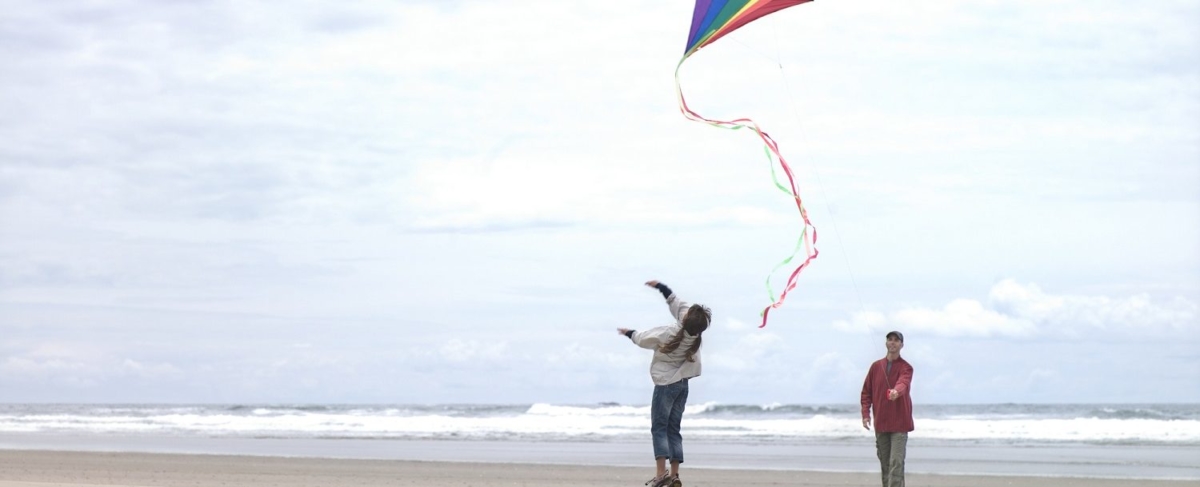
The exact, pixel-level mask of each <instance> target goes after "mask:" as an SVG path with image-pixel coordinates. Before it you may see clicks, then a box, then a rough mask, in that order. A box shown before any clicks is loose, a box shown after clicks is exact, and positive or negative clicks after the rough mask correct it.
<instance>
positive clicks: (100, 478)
mask: <svg viewBox="0 0 1200 487" xmlns="http://www.w3.org/2000/svg"><path fill="white" fill-rule="evenodd" d="M652 474H653V467H652V466H651V465H650V463H649V462H647V463H646V465H645V466H640V467H623V466H584V465H567V464H532V463H488V462H467V461H463V462H453V461H411V460H372V459H351V458H315V457H275V456H254V455H221V454H171V453H124V452H79V451H46V450H0V487H25V486H30V485H39V486H43V487H51V486H66V485H76V486H92V485H96V486H99V485H111V486H135V485H154V486H159V487H176V486H179V487H182V486H185V485H198V484H199V485H225V486H227V487H242V486H246V487H250V486H260V485H277V486H280V487H301V486H305V487H307V486H332V487H340V486H346V487H349V486H385V485H387V486H418V485H419V486H426V485H439V486H448V487H457V486H463V487H465V486H475V487H499V486H511V485H524V486H527V487H551V486H563V485H577V486H585V487H604V486H629V485H640V484H641V483H642V482H644V481H645V480H646V479H648V478H649V477H650V476H651V475H652ZM681 474H682V475H681V477H682V478H683V479H684V481H685V485H710V486H723V485H730V486H732V485H739V486H760V485H761V486H767V485H780V484H789V485H794V484H796V483H797V482H798V481H802V484H803V485H808V486H813V487H826V486H828V487H833V486H862V487H870V486H875V485H878V483H879V474H878V473H866V472H824V471H808V470H762V469H736V468H712V467H707V468H700V467H697V468H688V467H687V464H686V463H685V464H684V468H683V469H682V470H681ZM643 477H644V478H643ZM906 480H908V481H909V482H912V483H913V484H914V485H927V486H932V487H951V486H969V487H1000V486H1011V485H1023V486H1029V487H1051V486H1066V487H1071V486H1085V485H1087V486H1101V487H1132V486H1147V487H1151V486H1153V487H1175V486H1183V485H1195V481H1194V480H1161V479H1106V478H1078V477H1035V476H1007V475H945V474H930V473H909V474H908V475H907V478H906Z"/></svg>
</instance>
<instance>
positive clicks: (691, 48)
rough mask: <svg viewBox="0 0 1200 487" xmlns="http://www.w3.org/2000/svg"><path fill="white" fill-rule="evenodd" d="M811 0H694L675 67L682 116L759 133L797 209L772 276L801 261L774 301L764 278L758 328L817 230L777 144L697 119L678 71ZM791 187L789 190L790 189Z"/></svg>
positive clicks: (811, 254)
mask: <svg viewBox="0 0 1200 487" xmlns="http://www.w3.org/2000/svg"><path fill="white" fill-rule="evenodd" d="M810 1H812V0H696V9H695V11H694V12H693V13H692V30H691V32H689V33H688V41H687V49H685V50H684V52H683V58H682V59H680V60H679V65H678V66H675V93H676V94H677V95H678V96H679V109H680V111H682V112H683V115H684V116H685V117H687V118H688V119H690V120H693V121H696V122H704V123H707V124H709V125H712V126H715V127H721V128H727V129H732V130H737V129H740V128H743V127H747V128H749V129H751V130H753V131H754V133H756V134H758V137H759V138H761V139H762V141H763V144H765V145H766V148H765V150H766V153H767V158H768V159H771V158H772V156H774V159H778V160H779V165H780V166H781V167H782V168H783V173H784V174H785V175H787V179H788V187H784V185H783V184H782V183H780V182H779V178H778V177H776V175H775V162H774V160H771V177H772V178H773V179H774V181H775V186H776V187H778V188H779V189H780V190H782V191H783V192H785V193H787V194H788V196H790V197H792V198H793V199H795V200H796V208H797V209H799V210H800V219H801V220H802V221H803V225H802V226H801V230H800V239H799V241H797V242H796V249H795V250H794V251H793V252H792V255H790V256H788V258H787V259H784V261H783V262H780V263H779V265H776V266H775V268H774V269H772V270H771V274H774V273H775V272H776V271H778V270H779V269H780V268H781V267H784V266H786V265H788V264H790V263H791V262H792V259H793V258H795V257H796V255H797V254H799V253H800V249H801V248H804V261H803V262H801V263H800V265H798V266H796V269H795V270H793V271H792V273H791V274H790V275H789V276H788V280H787V284H786V285H785V286H784V288H783V292H782V293H780V295H779V299H775V291H774V290H772V289H771V275H767V295H768V296H769V297H770V298H771V305H770V306H767V307H766V308H765V309H763V312H762V324H761V325H759V328H762V327H764V326H767V314H768V313H769V312H770V311H771V310H772V309H774V308H778V307H780V306H782V305H783V300H784V299H785V298H787V294H788V292H789V291H791V290H792V289H794V288H795V287H796V277H797V276H799V275H800V272H801V271H803V270H804V269H805V268H806V267H808V264H809V263H811V262H812V261H813V259H816V258H817V247H816V244H817V228H816V227H814V226H813V225H812V222H810V221H809V220H808V211H806V210H805V209H804V203H803V202H802V201H800V192H799V191H797V190H796V180H795V177H794V175H793V174H792V168H791V167H789V166H788V164H787V161H786V160H784V158H783V155H782V154H780V153H779V144H777V143H775V140H774V139H772V138H771V136H769V135H767V133H766V132H763V130H762V129H761V128H760V127H759V126H758V124H757V123H755V122H754V121H753V120H751V119H749V118H739V119H735V120H728V121H726V120H711V119H708V118H705V117H703V116H700V114H698V113H696V112H693V111H692V110H691V109H690V108H688V106H687V101H685V100H684V99H683V89H682V88H680V85H679V68H680V67H682V66H683V62H684V61H686V60H687V58H688V57H689V56H691V55H692V54H695V53H696V51H698V50H700V48H702V47H704V46H707V45H709V44H712V43H713V42H714V41H716V40H717V39H720V38H721V37H723V36H725V35H726V34H728V33H730V32H733V31H735V30H737V29H738V28H740V27H741V26H743V25H746V24H748V23H750V22H753V21H754V20H756V19H758V18H760V17H762V16H764V15H767V14H770V13H774V12H777V11H779V10H782V9H785V8H788V7H791V6H793V5H799V4H802V3H807V2H810ZM789 187H790V190H789Z"/></svg>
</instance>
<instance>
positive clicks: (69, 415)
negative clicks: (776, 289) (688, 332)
mask: <svg viewBox="0 0 1200 487" xmlns="http://www.w3.org/2000/svg"><path fill="white" fill-rule="evenodd" d="M964 408H966V409H970V407H954V408H948V410H947V411H943V412H940V413H937V414H932V415H929V416H922V415H920V414H918V416H917V418H916V427H917V432H916V433H914V436H915V437H919V438H925V439H937V440H946V441H1000V442H1006V443H1020V442H1043V441H1044V442H1132V443H1139V442H1145V443H1167V444H1200V420H1197V419H1190V418H1189V419H1153V416H1155V415H1156V414H1160V413H1159V412H1157V410H1154V411H1152V412H1151V413H1137V412H1136V410H1133V409H1121V410H1113V411H1112V412H1105V411H1103V410H1100V409H1097V410H1096V411H1099V414H1102V415H1110V416H1122V415H1128V414H1130V413H1127V412H1126V411H1134V413H1133V414H1137V415H1141V416H1149V417H1133V418H1121V417H1095V416H1091V415H1088V414H1089V413H1090V411H1091V410H1088V409H1086V408H1077V409H1076V410H1070V411H1067V412H1064V411H1063V410H1061V409H1055V408H1049V409H1046V410H1045V411H1041V412H1034V413H1030V412H1028V411H1024V410H1021V411H1018V412H1015V413H1013V414H1001V413H997V412H996V411H995V410H994V408H993V409H992V410H988V411H977V412H975V413H973V414H962V413H963V412H962V411H960V409H964ZM42 409H50V410H41V409H39V406H36V405H28V406H19V407H17V406H8V407H3V408H0V432H12V433H37V432H55V433H62V432H67V433H77V434H105V433H121V434H135V435H136V434H150V435H155V434H158V435H202V436H239V437H263V436H266V437H370V438H522V439H528V440H534V441H536V440H539V439H544V440H551V439H572V438H574V439H580V440H585V441H586V440H589V439H603V438H615V437H626V436H628V437H642V436H644V435H645V434H647V431H648V430H649V427H650V408H649V407H648V406H624V405H605V406H569V405H554V404H534V405H531V406H528V407H517V406H510V407H503V406H423V407H416V406H414V407H313V408H291V407H268V406H263V407H254V408H229V407H203V406H202V407H187V408H183V407H156V406H145V407H123V408H113V407H103V408H97V407H87V406H67V407H64V406H58V407H46V408H42ZM856 409H857V408H856V407H816V408H814V407H808V406H783V405H776V404H772V405H768V406H721V405H719V404H716V403H706V404H699V405H694V406H690V407H689V408H688V411H687V415H686V418H685V419H684V428H685V430H686V431H687V435H688V436H689V437H691V438H706V437H707V438H728V439H738V438H741V439H746V440H753V441H788V440H802V439H814V438H817V439H834V440H836V439H843V438H857V437H862V436H869V435H870V433H869V432H867V431H866V430H864V429H863V428H862V424H861V419H860V418H859V416H858V413H857V410H856ZM976 409H984V408H982V407H980V408H976ZM1110 409H1112V408H1110ZM826 410H828V411H833V413H830V414H824V413H815V414H814V413H811V411H826ZM797 411H800V412H797ZM806 411H809V412H806ZM1080 411H1082V412H1080ZM1072 414H1074V415H1076V416H1078V417H1063V416H1070V415H1072ZM1187 414H1190V413H1187Z"/></svg>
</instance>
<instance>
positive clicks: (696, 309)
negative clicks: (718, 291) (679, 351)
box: [658, 304, 712, 362]
mask: <svg viewBox="0 0 1200 487" xmlns="http://www.w3.org/2000/svg"><path fill="white" fill-rule="evenodd" d="M711 320H712V311H709V309H708V308H706V307H704V306H701V305H699V304H693V305H692V307H690V308H688V312H687V314H686V315H684V316H683V327H682V328H680V329H679V332H678V333H676V334H675V336H673V337H671V341H669V342H667V343H664V344H663V346H661V347H658V351H659V352H662V353H664V354H667V353H671V352H674V351H675V349H676V348H679V344H680V343H682V342H683V336H684V335H683V334H684V333H687V334H688V335H691V336H694V337H696V341H694V342H692V346H690V347H688V349H687V352H686V353H685V354H684V355H685V356H686V357H687V361H688V362H695V361H696V358H695V355H696V352H698V351H700V340H701V338H702V337H701V336H700V334H702V333H704V330H707V329H708V322H709V321H711Z"/></svg>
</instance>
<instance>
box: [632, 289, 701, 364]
mask: <svg viewBox="0 0 1200 487" xmlns="http://www.w3.org/2000/svg"><path fill="white" fill-rule="evenodd" d="M667 306H668V307H670V309H671V316H674V317H675V324H672V325H667V326H660V327H658V328H651V329H649V330H646V331H639V332H635V333H634V334H633V336H632V337H630V338H631V339H632V340H633V343H634V344H636V345H637V346H639V347H642V348H648V349H652V350H654V358H653V359H651V360H650V379H651V380H653V381H654V385H657V386H665V385H667V384H674V383H676V382H679V381H681V380H683V379H690V378H692V377H697V376H699V375H700V351H699V350H696V354H695V355H693V356H692V359H693V360H694V362H689V361H688V360H687V351H688V349H689V348H691V346H692V344H693V343H695V342H696V339H697V338H699V337H698V336H692V335H688V334H687V332H686V331H685V332H683V341H682V342H680V343H679V347H678V348H676V349H675V350H674V351H672V352H671V353H662V352H659V351H658V347H660V346H662V345H664V344H666V343H667V342H670V341H671V339H672V338H674V337H675V334H676V333H679V331H680V330H682V329H683V317H684V316H687V312H688V308H690V307H691V306H692V305H691V303H688V302H686V301H684V300H682V299H679V298H678V297H677V296H675V293H671V296H670V297H668V298H667ZM701 347H702V348H703V345H701Z"/></svg>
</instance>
